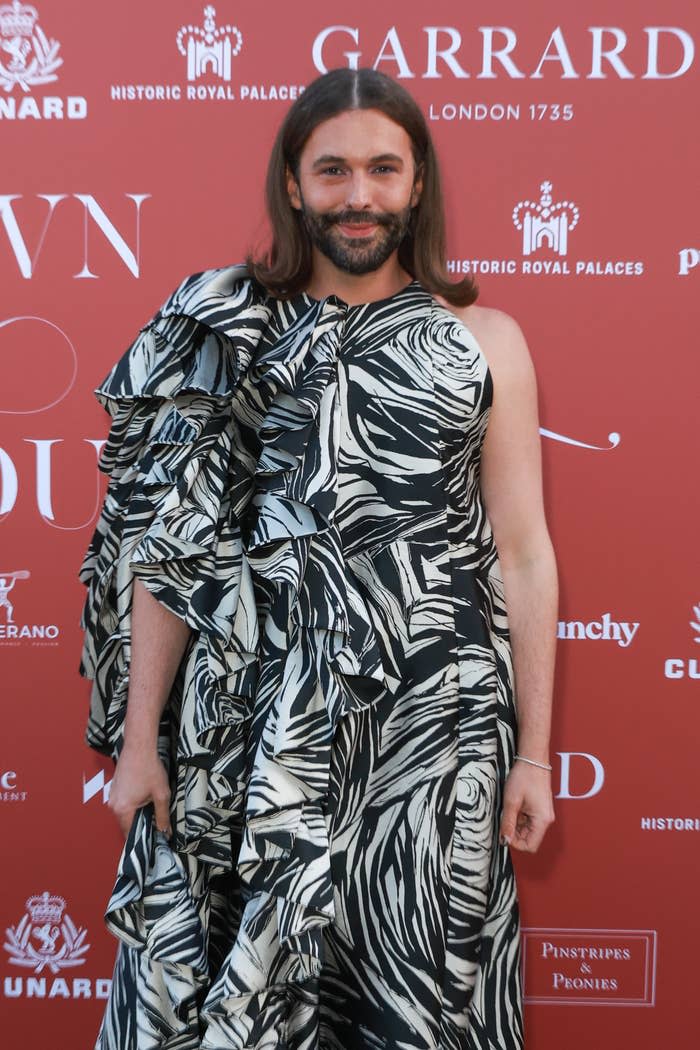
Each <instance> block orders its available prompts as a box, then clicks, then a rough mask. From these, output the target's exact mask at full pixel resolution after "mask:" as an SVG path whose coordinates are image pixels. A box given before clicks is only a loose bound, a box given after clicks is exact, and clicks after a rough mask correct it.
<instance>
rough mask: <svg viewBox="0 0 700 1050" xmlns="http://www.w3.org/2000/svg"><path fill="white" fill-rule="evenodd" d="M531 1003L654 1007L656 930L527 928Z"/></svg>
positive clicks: (526, 984) (525, 966)
mask: <svg viewBox="0 0 700 1050" xmlns="http://www.w3.org/2000/svg"><path fill="white" fill-rule="evenodd" d="M522 945H523V963H522V975H523V992H524V1000H525V1002H527V1003H558V1004H563V1005H571V1006H578V1005H581V1004H588V1005H597V1006H654V1003H655V1001H656V930H572V929H542V928H535V927H532V928H529V929H528V928H524V929H523V931H522Z"/></svg>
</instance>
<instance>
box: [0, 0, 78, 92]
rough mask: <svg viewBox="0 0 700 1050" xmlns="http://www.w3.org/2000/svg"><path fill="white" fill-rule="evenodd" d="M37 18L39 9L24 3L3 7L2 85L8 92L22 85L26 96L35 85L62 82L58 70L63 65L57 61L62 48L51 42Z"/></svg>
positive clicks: (0, 23) (0, 25)
mask: <svg viewBox="0 0 700 1050" xmlns="http://www.w3.org/2000/svg"><path fill="white" fill-rule="evenodd" d="M37 18H38V12H37V9H36V8H35V7H29V6H28V5H25V4H22V3H20V0H13V3H12V6H10V5H9V4H4V5H3V6H2V7H0V51H1V52H2V59H3V61H0V84H1V85H2V87H4V89H5V91H8V92H9V91H12V88H13V87H14V86H15V84H18V85H19V86H20V87H21V88H22V91H25V92H26V91H29V88H30V87H31V86H32V85H36V84H49V83H51V81H52V80H58V77H57V76H56V74H55V72H54V70H55V69H58V67H59V66H61V65H63V59H62V58H58V57H57V55H58V49H59V47H60V46H61V45H60V44H59V43H58V41H57V40H49V39H48V38H47V36H46V34H45V33H44V31H43V30H42V28H41V26H39V25H37ZM5 56H8V57H7V58H6V57H5Z"/></svg>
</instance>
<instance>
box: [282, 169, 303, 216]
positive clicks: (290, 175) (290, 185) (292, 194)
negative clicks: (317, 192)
mask: <svg viewBox="0 0 700 1050" xmlns="http://www.w3.org/2000/svg"><path fill="white" fill-rule="evenodd" d="M285 174H286V179H287V196H288V197H289V203H290V204H291V206H292V207H293V208H296V210H297V211H300V210H301V194H300V193H299V183H298V182H297V180H296V179H295V178H294V172H293V171H292V169H291V168H290V167H289V165H287V167H286V169H285Z"/></svg>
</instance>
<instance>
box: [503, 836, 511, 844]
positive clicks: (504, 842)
mask: <svg viewBox="0 0 700 1050" xmlns="http://www.w3.org/2000/svg"><path fill="white" fill-rule="evenodd" d="M501 845H502V846H510V836H509V835H501Z"/></svg>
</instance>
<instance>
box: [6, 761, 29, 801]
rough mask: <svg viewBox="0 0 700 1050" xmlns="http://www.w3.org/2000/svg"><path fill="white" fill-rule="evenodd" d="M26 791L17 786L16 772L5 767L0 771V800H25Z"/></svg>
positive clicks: (26, 796) (27, 795)
mask: <svg viewBox="0 0 700 1050" xmlns="http://www.w3.org/2000/svg"><path fill="white" fill-rule="evenodd" d="M28 797H29V792H28V791H23V790H22V789H21V788H19V787H18V786H17V773H16V771H15V770H14V769H5V770H4V771H3V772H2V773H0V802H26V801H27V798H28Z"/></svg>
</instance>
